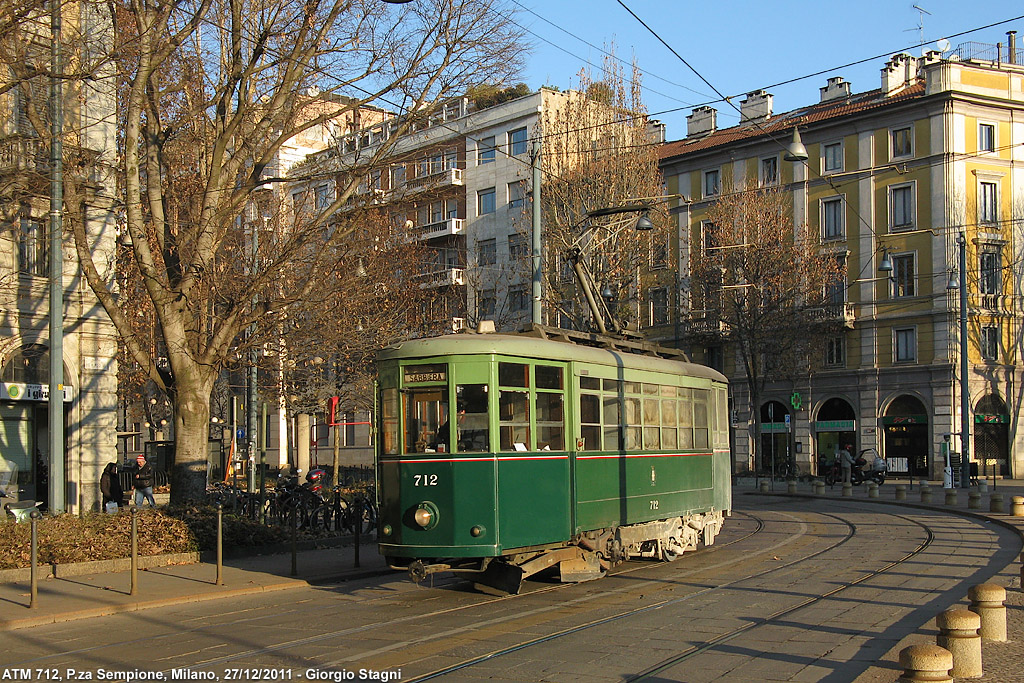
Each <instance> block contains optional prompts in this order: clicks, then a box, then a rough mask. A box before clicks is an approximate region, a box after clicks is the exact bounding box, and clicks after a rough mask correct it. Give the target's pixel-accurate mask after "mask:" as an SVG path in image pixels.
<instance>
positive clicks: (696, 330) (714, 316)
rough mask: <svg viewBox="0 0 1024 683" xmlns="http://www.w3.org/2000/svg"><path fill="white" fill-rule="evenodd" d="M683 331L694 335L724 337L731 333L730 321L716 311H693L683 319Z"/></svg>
mask: <svg viewBox="0 0 1024 683" xmlns="http://www.w3.org/2000/svg"><path fill="white" fill-rule="evenodd" d="M682 333H683V334H685V335H692V336H704V337H709V336H710V337H722V336H725V335H727V334H729V323H727V322H726V321H724V320H722V319H721V318H720V317H719V315H718V313H716V312H715V311H693V312H692V313H691V314H690V317H689V318H685V319H683V321H682Z"/></svg>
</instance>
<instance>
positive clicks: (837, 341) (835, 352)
mask: <svg viewBox="0 0 1024 683" xmlns="http://www.w3.org/2000/svg"><path fill="white" fill-rule="evenodd" d="M825 367H829V368H844V367H846V337H830V338H829V339H828V340H826V342H825Z"/></svg>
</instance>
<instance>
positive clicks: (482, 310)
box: [476, 289, 497, 319]
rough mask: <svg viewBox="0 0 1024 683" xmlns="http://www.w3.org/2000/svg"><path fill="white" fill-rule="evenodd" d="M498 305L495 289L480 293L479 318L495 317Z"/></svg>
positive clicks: (477, 307) (477, 308) (478, 301)
mask: <svg viewBox="0 0 1024 683" xmlns="http://www.w3.org/2000/svg"><path fill="white" fill-rule="evenodd" d="M496 303H497V299H496V298H495V296H494V290H493V289H485V290H484V291H482V292H480V298H479V299H477V302H476V310H477V317H478V318H481V319H483V318H489V317H493V316H494V310H495V308H496Z"/></svg>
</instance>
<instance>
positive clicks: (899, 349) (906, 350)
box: [893, 327, 917, 363]
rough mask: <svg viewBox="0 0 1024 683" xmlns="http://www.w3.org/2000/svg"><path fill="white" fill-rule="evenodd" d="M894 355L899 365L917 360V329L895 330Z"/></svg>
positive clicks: (902, 328)
mask: <svg viewBox="0 0 1024 683" xmlns="http://www.w3.org/2000/svg"><path fill="white" fill-rule="evenodd" d="M893 342H894V351H895V353H894V355H893V358H894V359H895V361H896V362H897V363H913V362H914V361H916V360H917V328H914V327H897V328H895V329H894V330H893Z"/></svg>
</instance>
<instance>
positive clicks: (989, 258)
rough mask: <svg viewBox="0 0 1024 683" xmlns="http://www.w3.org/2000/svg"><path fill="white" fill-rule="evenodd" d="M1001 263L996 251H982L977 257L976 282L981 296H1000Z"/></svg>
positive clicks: (1001, 283)
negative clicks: (977, 281)
mask: <svg viewBox="0 0 1024 683" xmlns="http://www.w3.org/2000/svg"><path fill="white" fill-rule="evenodd" d="M1002 261H1003V259H1002V255H1001V254H1000V253H999V252H998V251H983V252H981V254H979V255H978V271H979V273H978V275H979V277H978V280H979V288H980V290H981V293H982V294H1002V290H1003V286H1002V285H1003V282H1002V280H1003V278H1002V269H1003V266H1002Z"/></svg>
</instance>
